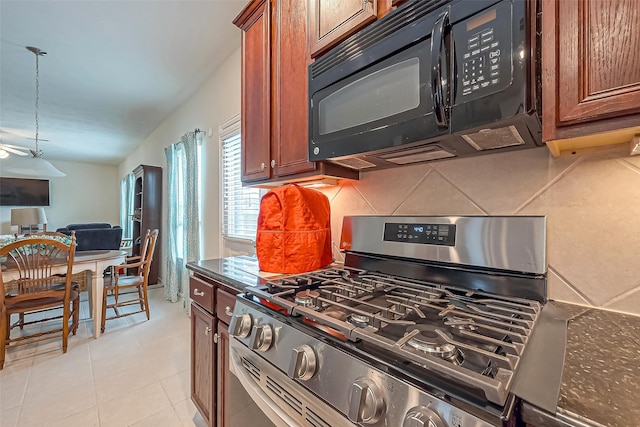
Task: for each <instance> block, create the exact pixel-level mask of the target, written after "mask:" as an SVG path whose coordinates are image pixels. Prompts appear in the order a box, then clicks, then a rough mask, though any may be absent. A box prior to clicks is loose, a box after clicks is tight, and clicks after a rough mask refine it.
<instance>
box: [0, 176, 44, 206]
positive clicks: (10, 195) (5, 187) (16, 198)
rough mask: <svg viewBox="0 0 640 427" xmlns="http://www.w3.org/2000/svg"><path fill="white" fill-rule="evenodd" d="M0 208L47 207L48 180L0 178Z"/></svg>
mask: <svg viewBox="0 0 640 427" xmlns="http://www.w3.org/2000/svg"><path fill="white" fill-rule="evenodd" d="M0 206H49V180H48V179H26V178H4V177H0Z"/></svg>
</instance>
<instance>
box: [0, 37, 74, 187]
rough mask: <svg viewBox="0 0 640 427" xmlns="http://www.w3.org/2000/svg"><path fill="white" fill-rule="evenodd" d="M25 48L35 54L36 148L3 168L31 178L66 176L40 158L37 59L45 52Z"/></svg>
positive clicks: (38, 70) (38, 69)
mask: <svg viewBox="0 0 640 427" xmlns="http://www.w3.org/2000/svg"><path fill="white" fill-rule="evenodd" d="M26 48H27V50H28V51H29V52H31V53H33V54H34V55H35V56H36V149H35V150H30V151H31V156H32V157H30V158H16V159H13V160H12V161H11V163H7V165H6V167H4V168H3V169H4V170H5V171H6V172H7V173H10V174H12V175H20V176H28V177H31V178H57V177H62V176H67V175H66V174H65V173H63V172H60V171H59V170H58V169H56V167H55V166H53V165H52V164H51V163H49V162H48V161H46V160H45V159H43V158H42V151H40V146H39V142H40V141H39V138H38V137H39V131H40V122H39V118H40V116H39V107H40V67H39V62H38V59H39V58H40V57H41V56H44V55H46V54H47V52H45V51H43V50H42V49H39V48H37V47H33V46H27V47H26Z"/></svg>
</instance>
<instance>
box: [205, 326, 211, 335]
mask: <svg viewBox="0 0 640 427" xmlns="http://www.w3.org/2000/svg"><path fill="white" fill-rule="evenodd" d="M211 331H213V329H211V328H210V327H208V326H207V327H206V328H204V334H205V335H209V332H211Z"/></svg>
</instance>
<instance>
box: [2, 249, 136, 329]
mask: <svg viewBox="0 0 640 427" xmlns="http://www.w3.org/2000/svg"><path fill="white" fill-rule="evenodd" d="M127 256H128V252H127V251H124V250H98V251H79V252H76V253H75V255H74V258H73V267H72V272H71V274H76V273H80V272H83V271H87V270H90V271H91V273H92V275H91V279H92V280H91V286H87V291H88V293H89V311H90V313H91V317H92V318H93V336H94V338H99V337H100V333H101V330H100V325H101V324H102V293H103V289H104V271H105V270H106V269H107V268H109V267H111V266H115V265H120V264H124V263H125V261H126V259H127ZM66 272H67V265H66V264H60V265H55V266H53V267H52V269H51V273H52V274H60V273H63V274H64V273H66ZM18 278H19V272H18V270H17V269H13V268H11V267H10V266H8V265H2V279H3V281H4V282H5V283H7V282H10V281H11V280H16V279H18Z"/></svg>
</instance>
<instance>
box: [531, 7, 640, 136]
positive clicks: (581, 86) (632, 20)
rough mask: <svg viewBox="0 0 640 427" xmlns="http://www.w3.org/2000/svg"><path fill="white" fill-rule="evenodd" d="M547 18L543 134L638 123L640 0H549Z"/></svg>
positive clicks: (588, 131)
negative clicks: (604, 0) (639, 0)
mask: <svg viewBox="0 0 640 427" xmlns="http://www.w3.org/2000/svg"><path fill="white" fill-rule="evenodd" d="M542 22H543V28H542V34H543V46H544V48H543V50H542V54H543V63H542V65H543V75H542V89H543V94H542V95H543V98H542V99H543V116H542V117H543V139H544V140H553V139H560V138H571V137H576V136H582V135H588V134H592V133H598V132H604V131H609V130H612V129H618V128H623V127H629V126H633V125H635V126H637V125H638V124H639V123H640V118H639V117H638V116H637V114H638V113H640V25H638V22H640V2H638V1H637V0H609V1H606V2H603V1H595V0H572V1H556V0H543V9H542ZM632 114H636V116H635V117H634V116H633V115H632ZM572 125H574V126H572Z"/></svg>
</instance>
